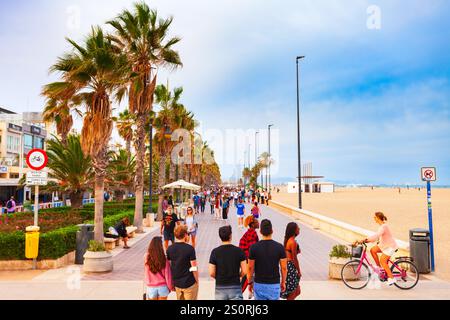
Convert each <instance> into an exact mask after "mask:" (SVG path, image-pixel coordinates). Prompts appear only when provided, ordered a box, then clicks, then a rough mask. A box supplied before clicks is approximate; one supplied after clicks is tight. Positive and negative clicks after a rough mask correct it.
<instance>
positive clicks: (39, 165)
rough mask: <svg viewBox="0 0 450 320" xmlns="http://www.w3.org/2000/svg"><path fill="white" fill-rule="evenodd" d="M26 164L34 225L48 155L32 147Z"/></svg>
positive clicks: (34, 261)
mask: <svg viewBox="0 0 450 320" xmlns="http://www.w3.org/2000/svg"><path fill="white" fill-rule="evenodd" d="M26 162H27V165H28V167H29V168H30V169H31V170H34V171H30V172H28V173H27V182H26V184H27V185H31V186H33V185H34V226H35V227H38V226H39V186H44V185H47V178H48V175H47V172H43V171H41V170H43V169H44V168H45V167H46V166H47V163H48V156H47V153H46V152H45V151H44V150H41V149H33V150H31V151H30V152H28V155H27V159H26ZM36 266H37V260H36V258H34V259H33V269H34V270H35V269H36Z"/></svg>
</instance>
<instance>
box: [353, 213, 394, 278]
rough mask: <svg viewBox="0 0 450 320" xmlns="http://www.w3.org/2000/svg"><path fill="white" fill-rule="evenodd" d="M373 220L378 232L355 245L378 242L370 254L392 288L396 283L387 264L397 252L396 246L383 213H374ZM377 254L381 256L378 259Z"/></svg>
mask: <svg viewBox="0 0 450 320" xmlns="http://www.w3.org/2000/svg"><path fill="white" fill-rule="evenodd" d="M373 219H374V221H375V223H376V224H378V225H379V228H378V232H377V233H375V234H374V235H373V236H371V237H369V238H367V239H364V240H362V241H358V242H357V243H371V242H378V244H377V245H376V246H374V247H373V248H372V249H371V250H370V253H371V254H372V257H373V259H374V261H375V263H376V264H377V266H378V268H382V269H383V270H384V272H385V273H386V275H387V279H388V284H389V285H390V286H392V285H393V284H394V283H395V282H396V279H395V278H394V275H393V274H392V271H391V269H389V264H388V262H389V259H390V258H391V256H393V255H394V254H395V252H396V251H397V250H398V245H397V242H396V241H395V239H394V236H393V235H392V232H391V229H390V228H389V226H388V224H387V217H386V216H385V215H384V213H382V212H376V213H375V215H374V217H373ZM379 254H381V257H378V255H379Z"/></svg>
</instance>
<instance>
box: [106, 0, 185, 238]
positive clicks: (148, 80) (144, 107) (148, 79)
mask: <svg viewBox="0 0 450 320" xmlns="http://www.w3.org/2000/svg"><path fill="white" fill-rule="evenodd" d="M172 21H173V18H172V17H170V18H168V19H160V18H159V17H158V13H157V11H155V10H150V8H149V7H148V5H147V4H146V3H145V2H140V3H136V4H134V10H133V11H132V12H131V11H129V10H124V11H123V12H122V13H121V14H120V15H119V16H118V17H117V18H116V19H115V20H112V21H109V22H108V24H110V25H111V26H112V27H113V28H114V29H115V34H114V35H111V36H110V38H111V39H112V41H113V42H114V43H115V44H116V46H117V47H118V48H119V49H120V50H121V51H123V52H125V53H126V55H127V57H128V63H129V65H130V67H131V69H132V72H133V74H135V75H136V76H135V77H134V76H133V77H132V81H130V83H129V89H128V94H129V108H130V112H131V113H133V114H134V115H135V116H136V135H135V140H134V145H135V149H136V153H137V154H136V181H135V191H136V208H135V219H134V222H135V225H136V227H137V228H138V232H142V231H143V224H142V222H143V204H144V165H145V136H146V131H147V130H146V129H147V128H146V126H145V125H146V123H147V122H148V121H147V120H148V117H149V113H150V111H151V110H152V105H153V94H154V91H155V87H156V79H157V75H154V76H153V75H152V72H151V71H152V68H154V67H160V66H163V67H166V66H168V67H172V68H175V67H177V66H181V65H182V64H181V60H180V57H179V54H178V52H176V51H175V50H173V49H172V47H173V46H174V45H175V44H177V43H178V42H179V41H180V39H179V38H177V37H174V38H169V39H168V30H169V27H170V25H171V24H172Z"/></svg>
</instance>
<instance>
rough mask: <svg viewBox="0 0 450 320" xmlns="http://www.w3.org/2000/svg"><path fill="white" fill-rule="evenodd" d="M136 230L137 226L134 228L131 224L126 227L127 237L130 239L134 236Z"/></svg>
mask: <svg viewBox="0 0 450 320" xmlns="http://www.w3.org/2000/svg"><path fill="white" fill-rule="evenodd" d="M136 231H137V228H136V227H133V226H131V227H127V234H128V237H129V238H130V239H132V238H134V237H135V236H136Z"/></svg>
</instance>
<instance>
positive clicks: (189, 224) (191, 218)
mask: <svg viewBox="0 0 450 320" xmlns="http://www.w3.org/2000/svg"><path fill="white" fill-rule="evenodd" d="M186 226H187V227H188V232H192V231H195V229H196V225H195V224H194V216H187V217H186Z"/></svg>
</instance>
